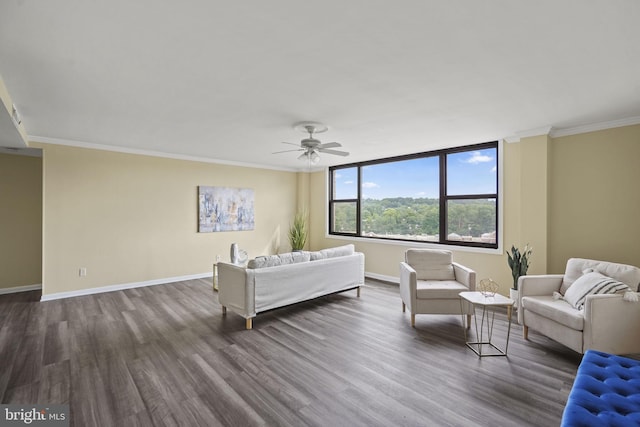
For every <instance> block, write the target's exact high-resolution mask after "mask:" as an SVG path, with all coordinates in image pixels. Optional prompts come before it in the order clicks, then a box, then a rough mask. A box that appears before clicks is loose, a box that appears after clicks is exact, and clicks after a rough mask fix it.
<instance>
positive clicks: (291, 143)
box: [282, 141, 300, 147]
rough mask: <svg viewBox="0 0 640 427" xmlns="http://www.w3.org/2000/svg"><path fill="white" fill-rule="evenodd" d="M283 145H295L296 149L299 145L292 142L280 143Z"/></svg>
mask: <svg viewBox="0 0 640 427" xmlns="http://www.w3.org/2000/svg"><path fill="white" fill-rule="evenodd" d="M282 143H283V144H289V145H295V146H296V147H299V146H300V144H294V143H293V142H284V141H282Z"/></svg>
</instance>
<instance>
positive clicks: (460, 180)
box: [336, 149, 497, 199]
mask: <svg viewBox="0 0 640 427" xmlns="http://www.w3.org/2000/svg"><path fill="white" fill-rule="evenodd" d="M438 174H439V168H438V158H437V157H428V158H421V159H413V160H405V161H402V162H393V163H380V164H376V165H371V166H365V167H363V168H362V183H363V184H362V187H363V188H362V193H363V198H365V199H367V198H370V199H384V198H387V197H414V198H417V197H430V198H437V197H438V196H439V194H438V193H439V190H438ZM447 174H448V177H447V181H448V186H449V189H448V192H449V194H482V193H495V192H496V175H497V162H496V150H495V149H487V150H478V151H467V152H464V153H456V154H449V155H448V156H447ZM336 193H337V194H336V196H337V198H345V199H346V198H355V197H356V196H357V169H356V168H348V169H341V170H338V171H336Z"/></svg>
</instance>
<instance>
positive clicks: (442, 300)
mask: <svg viewBox="0 0 640 427" xmlns="http://www.w3.org/2000/svg"><path fill="white" fill-rule="evenodd" d="M475 289H476V272H475V271H473V270H471V269H470V268H467V267H464V266H462V265H460V264H458V263H455V262H453V261H452V255H451V251H446V250H437V249H408V250H407V251H406V252H405V262H401V263H400V298H401V299H402V311H403V312H405V310H406V309H407V308H408V309H409V312H410V313H411V326H412V327H415V325H416V314H456V315H458V316H460V315H461V314H465V315H466V316H467V327H469V325H471V315H472V314H473V306H472V305H471V304H470V303H469V302H467V301H465V300H462V301H461V300H460V297H459V296H458V294H459V293H460V292H465V291H475Z"/></svg>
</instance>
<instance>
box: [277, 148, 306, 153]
mask: <svg viewBox="0 0 640 427" xmlns="http://www.w3.org/2000/svg"><path fill="white" fill-rule="evenodd" d="M292 151H304V148H298V149H297V150H284V151H275V152H273V153H271V154H280V153H291V152H292Z"/></svg>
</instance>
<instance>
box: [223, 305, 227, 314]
mask: <svg viewBox="0 0 640 427" xmlns="http://www.w3.org/2000/svg"><path fill="white" fill-rule="evenodd" d="M225 314H227V307H226V306H224V305H223V306H222V315H223V316H224V315H225Z"/></svg>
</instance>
